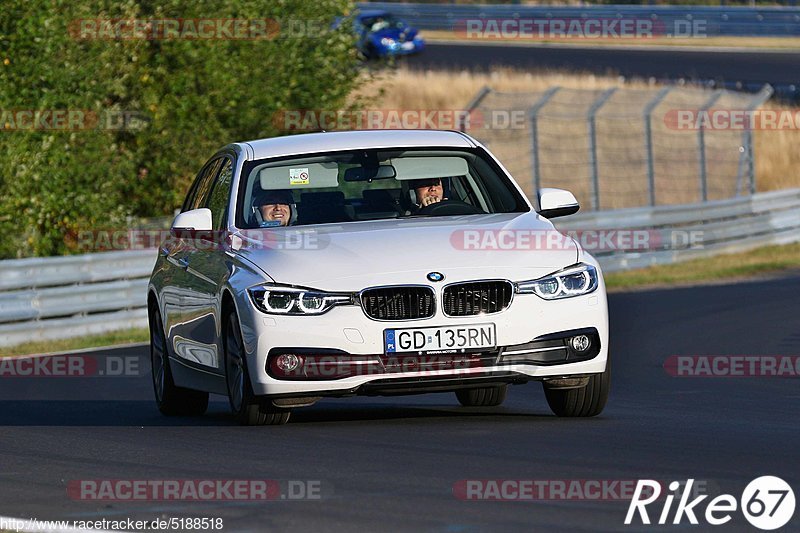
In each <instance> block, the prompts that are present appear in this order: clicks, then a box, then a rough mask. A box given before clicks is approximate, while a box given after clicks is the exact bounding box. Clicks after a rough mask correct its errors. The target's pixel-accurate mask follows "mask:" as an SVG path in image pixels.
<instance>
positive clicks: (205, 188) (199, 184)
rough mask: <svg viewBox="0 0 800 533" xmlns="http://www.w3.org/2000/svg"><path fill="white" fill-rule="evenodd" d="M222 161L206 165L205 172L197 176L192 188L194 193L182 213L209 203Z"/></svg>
mask: <svg viewBox="0 0 800 533" xmlns="http://www.w3.org/2000/svg"><path fill="white" fill-rule="evenodd" d="M221 161H222V160H221V159H220V158H217V159H214V160H213V161H210V162H208V163H206V166H205V167H203V170H201V171H200V173H199V174H198V175H197V179H196V180H195V184H194V185H193V186H192V191H191V192H190V193H189V196H188V197H187V199H186V202H185V203H184V206H183V209H182V211H190V210H192V209H198V208H200V207H204V206H205V205H206V202H207V201H208V195H209V193H210V192H211V186H212V185H213V184H214V178H215V177H216V175H217V170H219V165H220V163H221Z"/></svg>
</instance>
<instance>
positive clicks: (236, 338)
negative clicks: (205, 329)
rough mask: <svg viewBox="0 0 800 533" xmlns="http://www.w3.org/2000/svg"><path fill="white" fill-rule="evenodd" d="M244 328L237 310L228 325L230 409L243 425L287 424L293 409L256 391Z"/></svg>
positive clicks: (226, 352)
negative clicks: (258, 394) (284, 406)
mask: <svg viewBox="0 0 800 533" xmlns="http://www.w3.org/2000/svg"><path fill="white" fill-rule="evenodd" d="M241 331H242V330H241V328H240V327H239V319H238V318H237V316H236V313H235V312H232V313H230V314H229V315H228V319H227V321H226V328H225V382H226V384H227V387H228V398H229V400H230V404H231V410H232V411H233V414H234V416H235V417H236V420H237V421H238V422H239V423H240V424H242V425H243V426H268V425H281V424H285V423H286V422H288V421H289V415H290V413H291V411H289V410H288V409H280V408H277V407H275V406H273V405H272V402H270V401H269V400H266V399H263V398H258V397H257V396H256V395H255V394H254V393H253V386H252V384H251V383H250V374H249V373H248V371H247V358H246V357H245V352H244V343H243V342H242V333H241Z"/></svg>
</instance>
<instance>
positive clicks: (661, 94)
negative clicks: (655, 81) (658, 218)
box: [642, 87, 672, 206]
mask: <svg viewBox="0 0 800 533" xmlns="http://www.w3.org/2000/svg"><path fill="white" fill-rule="evenodd" d="M671 90H672V87H664V88H663V89H661V90H660V91H658V93H657V94H656V95H655V97H653V99H652V100H650V101H649V102H647V105H645V106H644V110H643V111H642V114H643V115H644V146H645V150H646V152H647V187H648V192H649V193H650V205H651V206H655V205H656V171H655V164H654V162H653V127H652V118H653V117H652V114H653V110H654V109H655V108H656V106H657V105H658V104H660V103H661V102H662V101H663V100H664V98H666V97H667V94H668V93H669V92H670V91H671Z"/></svg>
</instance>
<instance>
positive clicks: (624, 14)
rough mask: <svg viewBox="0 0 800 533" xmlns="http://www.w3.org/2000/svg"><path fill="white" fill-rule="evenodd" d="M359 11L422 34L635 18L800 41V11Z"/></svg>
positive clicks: (474, 7)
mask: <svg viewBox="0 0 800 533" xmlns="http://www.w3.org/2000/svg"><path fill="white" fill-rule="evenodd" d="M357 5H358V7H359V9H362V10H366V9H383V10H387V11H389V12H390V13H392V14H393V15H395V16H397V17H399V18H401V19H403V20H404V21H405V22H407V23H408V24H410V25H412V26H414V27H416V28H419V29H422V30H453V29H456V28H458V27H459V26H460V25H463V21H464V20H466V19H515V18H529V19H537V20H538V19H551V18H565V19H585V18H601V19H614V18H635V19H650V20H654V21H660V23H661V24H663V26H664V27H666V28H674V27H675V26H676V22H677V23H678V24H684V25H685V23H686V22H687V21H688V22H689V23H691V22H692V21H703V23H704V24H703V26H704V28H705V29H704V34H705V35H707V36H708V37H713V36H774V37H792V36H794V37H796V36H800V8H797V7H777V6H776V7H772V6H770V7H733V6H650V5H631V6H628V5H608V6H605V5H593V6H549V5H483V4H438V3H437V4H406V3H395V2H371V3H359V4H357Z"/></svg>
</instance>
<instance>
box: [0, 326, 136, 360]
mask: <svg viewBox="0 0 800 533" xmlns="http://www.w3.org/2000/svg"><path fill="white" fill-rule="evenodd" d="M149 339H150V333H149V331H148V329H147V328H137V329H125V330H119V331H109V332H108V333H103V334H100V335H88V336H86V337H75V338H74V339H61V340H56V341H34V342H26V343H24V344H18V345H16V346H11V347H9V348H0V357H3V356H8V355H32V354H41V353H50V352H66V351H73V350H83V349H86V348H97V347H100V346H114V345H117V344H129V343H132V342H146V341H148V340H149Z"/></svg>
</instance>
